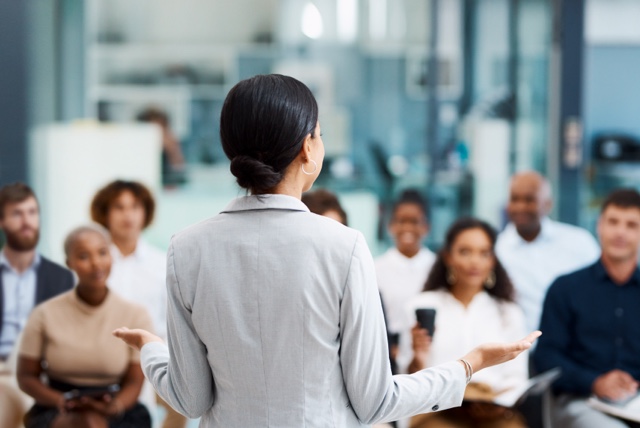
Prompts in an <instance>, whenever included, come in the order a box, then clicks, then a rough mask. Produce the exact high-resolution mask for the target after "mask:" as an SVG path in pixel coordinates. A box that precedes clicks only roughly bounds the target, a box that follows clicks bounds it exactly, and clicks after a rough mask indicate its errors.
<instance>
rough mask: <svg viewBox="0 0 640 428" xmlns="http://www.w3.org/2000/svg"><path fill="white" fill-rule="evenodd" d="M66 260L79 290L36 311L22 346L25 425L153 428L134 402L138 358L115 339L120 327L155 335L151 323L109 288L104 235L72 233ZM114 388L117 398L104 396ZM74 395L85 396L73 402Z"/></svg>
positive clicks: (89, 229)
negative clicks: (27, 402)
mask: <svg viewBox="0 0 640 428" xmlns="http://www.w3.org/2000/svg"><path fill="white" fill-rule="evenodd" d="M65 253H66V256H67V265H68V266H69V268H71V269H72V270H73V271H74V272H75V273H76V275H77V277H78V285H77V286H76V288H75V289H73V290H71V291H68V292H66V293H64V294H61V295H59V296H58V297H56V298H53V299H51V300H49V301H47V302H45V303H43V304H41V305H39V306H37V307H36V308H35V309H34V310H33V312H32V313H31V316H30V317H29V320H28V322H27V325H26V327H25V329H24V333H23V338H22V343H21V345H20V350H19V361H18V384H19V385H20V388H21V389H22V390H23V391H24V392H25V393H27V394H29V395H30V396H32V397H33V398H34V399H35V402H36V404H35V405H34V406H33V407H32V408H31V410H30V411H29V412H28V413H27V415H26V416H25V426H26V428H49V427H50V428H59V427H74V428H77V427H110V428H125V427H127V428H128V427H136V428H139V427H142V428H144V427H151V421H150V417H149V413H148V411H147V409H146V408H145V407H144V406H142V405H141V404H139V403H138V401H137V400H138V395H139V393H140V388H141V387H142V382H143V379H144V376H143V374H142V370H141V369H140V364H139V353H138V352H137V351H134V350H132V349H131V348H129V347H127V346H126V345H125V344H124V343H122V342H121V341H119V340H117V339H115V338H113V336H111V334H110V332H111V330H113V329H114V328H116V327H118V326H120V325H122V323H130V324H134V325H137V326H138V327H140V328H145V329H149V328H152V323H151V319H150V317H149V315H148V313H147V311H146V310H145V309H144V308H143V307H142V306H140V305H137V304H134V303H130V302H129V301H126V300H124V299H123V298H121V297H120V296H118V295H117V294H116V293H113V292H110V291H109V289H108V288H107V284H106V281H107V278H108V277H109V271H110V269H111V253H110V251H109V237H108V233H107V232H106V231H105V230H103V229H102V228H101V227H99V226H84V227H80V228H78V229H75V230H74V231H73V232H71V233H70V234H69V236H68V237H67V239H66V241H65ZM43 374H44V375H46V377H47V378H48V382H46V383H44V382H42V380H41V379H42V375H43ZM109 386H110V387H112V388H114V389H115V391H114V392H112V393H106V392H103V391H104V390H105V388H106V387H109ZM73 391H80V395H79V396H76V397H73V396H72V395H73ZM88 391H93V393H91V394H88V393H87V392H88ZM65 393H67V394H65ZM83 393H84V394H86V395H83Z"/></svg>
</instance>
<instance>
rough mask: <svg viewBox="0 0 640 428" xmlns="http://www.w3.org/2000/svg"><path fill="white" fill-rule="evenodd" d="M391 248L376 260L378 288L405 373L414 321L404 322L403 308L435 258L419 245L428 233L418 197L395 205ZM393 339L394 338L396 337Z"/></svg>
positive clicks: (409, 193)
mask: <svg viewBox="0 0 640 428" xmlns="http://www.w3.org/2000/svg"><path fill="white" fill-rule="evenodd" d="M389 233H390V234H391V236H392V238H393V241H394V246H393V247H392V248H390V249H389V250H387V251H386V252H385V253H384V254H383V255H381V256H380V257H378V258H376V260H375V267H376V275H377V278H378V288H379V289H380V294H381V296H382V300H383V301H384V305H385V310H386V315H387V329H388V330H389V333H390V335H391V336H393V335H394V334H395V335H397V336H400V349H399V350H398V353H397V355H396V363H397V365H398V370H399V372H401V373H406V370H407V365H408V364H409V362H410V360H411V345H410V338H409V335H410V330H411V327H413V324H414V319H407V317H406V307H407V302H408V301H409V300H411V298H413V297H415V296H417V295H418V294H420V292H421V291H422V288H423V287H424V283H425V281H426V280H427V276H428V275H429V270H430V269H431V266H432V265H433V262H434V260H435V258H436V256H435V254H433V252H431V251H430V250H429V249H428V248H426V247H424V246H423V245H422V241H423V240H424V238H425V237H426V236H427V234H428V233H429V222H428V220H427V205H426V202H425V201H424V199H423V198H422V196H421V195H420V193H418V192H417V191H415V190H406V191H404V192H403V193H402V194H401V195H400V197H399V198H398V200H397V201H396V202H395V203H394V205H393V208H392V211H391V218H390V220H389ZM397 336H396V337H397Z"/></svg>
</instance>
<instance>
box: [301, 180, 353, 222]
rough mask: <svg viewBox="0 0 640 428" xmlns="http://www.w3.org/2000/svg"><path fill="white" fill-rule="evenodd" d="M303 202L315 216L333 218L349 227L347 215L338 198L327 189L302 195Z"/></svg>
mask: <svg viewBox="0 0 640 428" xmlns="http://www.w3.org/2000/svg"><path fill="white" fill-rule="evenodd" d="M302 202H303V203H304V204H305V205H306V206H307V208H309V211H311V212H312V213H315V214H319V215H323V216H325V217H329V218H332V219H334V220H336V221H338V222H340V223H342V224H344V225H345V226H346V225H347V223H348V221H347V213H346V212H345V210H344V209H343V208H342V206H341V205H340V201H339V200H338V197H337V196H336V195H334V194H333V193H331V192H330V191H328V190H325V189H318V190H314V191H312V192H306V193H304V194H303V195H302Z"/></svg>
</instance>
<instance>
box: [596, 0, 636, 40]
mask: <svg viewBox="0 0 640 428" xmlns="http://www.w3.org/2000/svg"><path fill="white" fill-rule="evenodd" d="M585 33H586V34H585V36H586V40H587V43H588V44H635V45H640V1H638V0H587V10H586V22H585Z"/></svg>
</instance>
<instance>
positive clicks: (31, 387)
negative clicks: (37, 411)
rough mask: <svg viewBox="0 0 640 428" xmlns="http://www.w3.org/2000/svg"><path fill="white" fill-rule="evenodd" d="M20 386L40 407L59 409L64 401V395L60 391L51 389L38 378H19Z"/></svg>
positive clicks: (27, 376) (24, 376) (25, 376)
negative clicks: (59, 405)
mask: <svg viewBox="0 0 640 428" xmlns="http://www.w3.org/2000/svg"><path fill="white" fill-rule="evenodd" d="M18 384H19V385H20V389H22V391H24V392H25V393H26V394H27V395H29V396H31V397H33V399H34V400H35V401H36V403H38V404H40V405H43V406H48V407H57V406H58V404H59V403H60V401H61V400H62V393H61V392H60V391H56V390H55V389H52V388H49V387H48V386H46V385H45V384H43V383H42V382H41V381H40V379H39V378H38V377H37V376H29V375H22V376H18Z"/></svg>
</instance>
